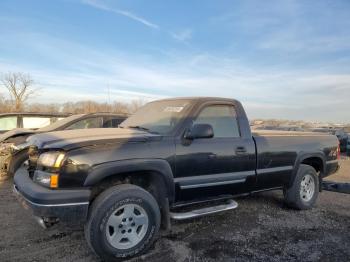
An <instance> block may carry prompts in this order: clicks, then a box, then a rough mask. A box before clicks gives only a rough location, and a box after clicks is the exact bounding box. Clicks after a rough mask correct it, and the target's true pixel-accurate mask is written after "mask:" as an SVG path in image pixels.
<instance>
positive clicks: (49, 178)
mask: <svg viewBox="0 0 350 262" xmlns="http://www.w3.org/2000/svg"><path fill="white" fill-rule="evenodd" d="M33 180H34V181H35V182H37V183H39V184H41V185H43V186H46V187H50V188H57V187H58V174H51V173H47V172H44V171H40V170H36V171H35V173H34V179H33Z"/></svg>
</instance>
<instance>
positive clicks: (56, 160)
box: [37, 152, 65, 168]
mask: <svg viewBox="0 0 350 262" xmlns="http://www.w3.org/2000/svg"><path fill="white" fill-rule="evenodd" d="M64 156H65V155H64V154H63V153H61V152H47V153H43V154H41V155H40V156H39V159H38V162H37V163H38V165H40V166H46V167H56V168H58V167H61V164H62V162H63V159H64Z"/></svg>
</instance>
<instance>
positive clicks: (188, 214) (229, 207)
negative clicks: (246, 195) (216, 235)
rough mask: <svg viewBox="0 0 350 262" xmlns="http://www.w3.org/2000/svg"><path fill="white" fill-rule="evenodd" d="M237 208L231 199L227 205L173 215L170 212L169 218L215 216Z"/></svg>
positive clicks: (182, 218)
mask: <svg viewBox="0 0 350 262" xmlns="http://www.w3.org/2000/svg"><path fill="white" fill-rule="evenodd" d="M237 207H238V203H237V202H236V201H234V200H232V199H230V200H228V201H227V204H221V205H217V206H212V207H206V208H201V209H195V210H192V211H189V212H183V213H175V212H170V217H171V218H172V219H174V220H185V219H190V218H195V217H201V216H205V215H210V214H215V213H219V212H222V211H227V210H232V209H235V208H237Z"/></svg>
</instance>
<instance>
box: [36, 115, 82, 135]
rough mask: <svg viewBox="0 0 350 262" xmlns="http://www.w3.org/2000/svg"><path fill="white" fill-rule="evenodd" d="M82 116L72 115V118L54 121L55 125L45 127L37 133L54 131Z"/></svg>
mask: <svg viewBox="0 0 350 262" xmlns="http://www.w3.org/2000/svg"><path fill="white" fill-rule="evenodd" d="M83 115H84V114H80V115H73V116H69V117H66V118H63V119H61V120H58V121H56V122H55V123H53V124H51V125H48V126H45V127H43V128H40V129H39V131H40V132H50V131H55V130H57V129H58V128H60V127H61V126H64V125H66V124H68V123H69V122H72V121H74V120H76V119H78V118H80V117H82V116H83Z"/></svg>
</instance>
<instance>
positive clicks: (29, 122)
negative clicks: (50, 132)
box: [23, 116, 51, 129]
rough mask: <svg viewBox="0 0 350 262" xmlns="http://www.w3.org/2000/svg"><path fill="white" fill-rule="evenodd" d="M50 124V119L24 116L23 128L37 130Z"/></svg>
mask: <svg viewBox="0 0 350 262" xmlns="http://www.w3.org/2000/svg"><path fill="white" fill-rule="evenodd" d="M50 124H51V120H50V117H40V116H39V117H38V116H23V128H29V129H36V128H41V127H44V126H48V125H50Z"/></svg>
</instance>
